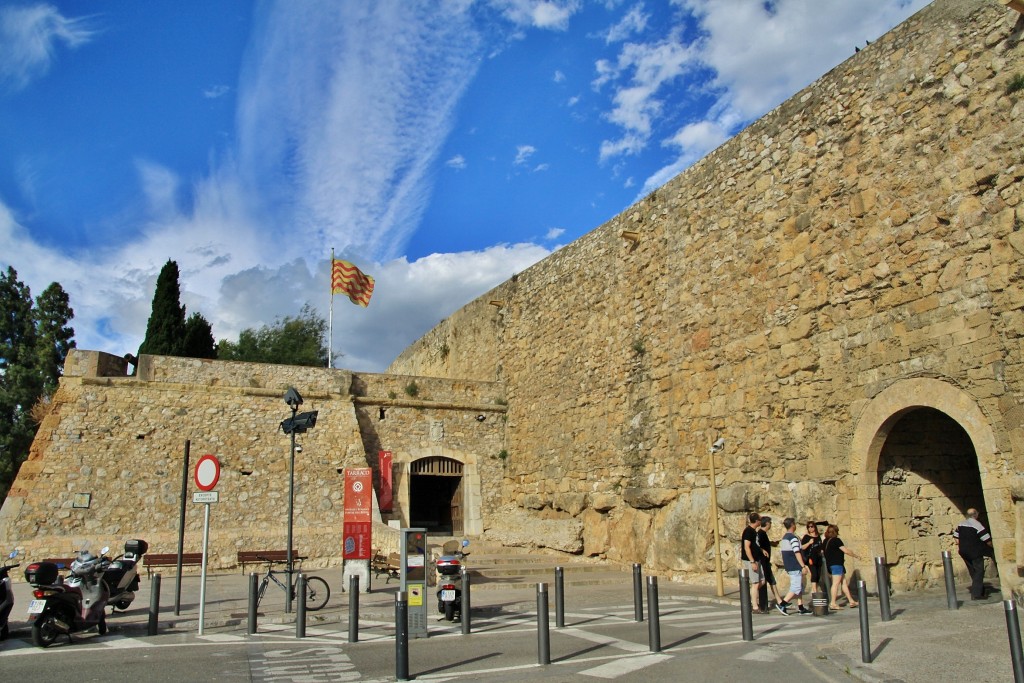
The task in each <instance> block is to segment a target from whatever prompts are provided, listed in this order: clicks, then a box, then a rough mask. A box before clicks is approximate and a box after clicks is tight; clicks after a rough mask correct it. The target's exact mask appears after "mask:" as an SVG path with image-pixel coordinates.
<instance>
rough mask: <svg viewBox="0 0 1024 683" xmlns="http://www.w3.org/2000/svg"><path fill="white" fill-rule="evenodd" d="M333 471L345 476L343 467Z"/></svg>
mask: <svg viewBox="0 0 1024 683" xmlns="http://www.w3.org/2000/svg"><path fill="white" fill-rule="evenodd" d="M334 471H335V472H337V473H338V474H345V468H344V467H339V468H337V469H336V470H334Z"/></svg>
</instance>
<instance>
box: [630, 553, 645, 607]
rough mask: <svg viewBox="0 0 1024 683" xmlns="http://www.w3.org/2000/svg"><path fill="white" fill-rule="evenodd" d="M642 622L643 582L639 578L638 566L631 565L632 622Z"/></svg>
mask: <svg viewBox="0 0 1024 683" xmlns="http://www.w3.org/2000/svg"><path fill="white" fill-rule="evenodd" d="M643 620H644V580H643V577H641V576H640V564H639V563H638V562H634V563H633V621H643Z"/></svg>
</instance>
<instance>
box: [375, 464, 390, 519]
mask: <svg viewBox="0 0 1024 683" xmlns="http://www.w3.org/2000/svg"><path fill="white" fill-rule="evenodd" d="M377 459H378V461H379V462H380V511H381V512H391V506H392V503H393V501H394V493H393V489H392V488H391V451H380V452H379V453H377Z"/></svg>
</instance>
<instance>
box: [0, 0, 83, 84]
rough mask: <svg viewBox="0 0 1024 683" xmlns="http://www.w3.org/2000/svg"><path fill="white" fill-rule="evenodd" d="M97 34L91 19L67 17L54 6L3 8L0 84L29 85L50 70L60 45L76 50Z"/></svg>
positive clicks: (1, 16)
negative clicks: (91, 26) (91, 24)
mask: <svg viewBox="0 0 1024 683" xmlns="http://www.w3.org/2000/svg"><path fill="white" fill-rule="evenodd" d="M94 34H95V31H94V30H93V29H92V28H90V26H89V19H88V18H78V19H71V18H68V17H65V16H63V15H62V14H61V13H60V11H59V10H58V9H57V8H56V7H54V6H53V5H47V4H36V5H26V6H21V7H13V6H7V7H2V8H0V83H3V84H4V85H6V86H7V87H8V88H9V89H10V90H20V89H22V88H24V87H26V86H27V85H28V84H29V83H31V82H32V81H33V80H35V79H37V78H40V77H42V76H43V75H45V74H46V72H47V71H49V70H50V65H51V64H52V62H53V61H54V59H56V53H57V49H58V47H59V46H60V45H64V46H65V47H67V48H71V49H74V48H77V47H80V46H81V45H84V44H85V43H87V42H89V40H90V39H91V38H92V37H93V35H94Z"/></svg>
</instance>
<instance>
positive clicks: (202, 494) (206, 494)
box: [192, 491, 220, 503]
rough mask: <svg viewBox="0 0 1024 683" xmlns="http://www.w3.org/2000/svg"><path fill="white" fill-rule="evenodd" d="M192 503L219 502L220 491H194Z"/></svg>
mask: <svg viewBox="0 0 1024 683" xmlns="http://www.w3.org/2000/svg"><path fill="white" fill-rule="evenodd" d="M192 502H193V503H219V502H220V491H196V492H195V493H193V494H192Z"/></svg>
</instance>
